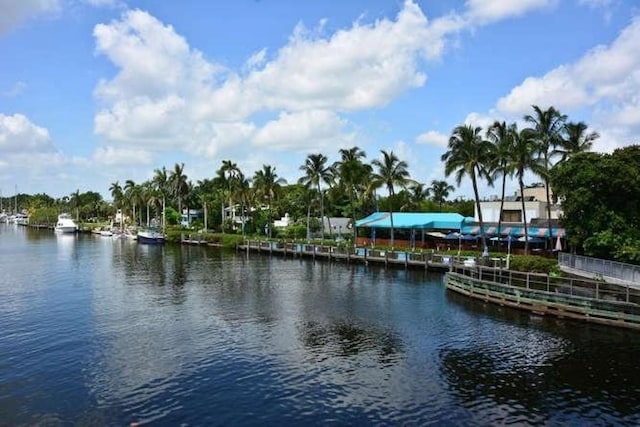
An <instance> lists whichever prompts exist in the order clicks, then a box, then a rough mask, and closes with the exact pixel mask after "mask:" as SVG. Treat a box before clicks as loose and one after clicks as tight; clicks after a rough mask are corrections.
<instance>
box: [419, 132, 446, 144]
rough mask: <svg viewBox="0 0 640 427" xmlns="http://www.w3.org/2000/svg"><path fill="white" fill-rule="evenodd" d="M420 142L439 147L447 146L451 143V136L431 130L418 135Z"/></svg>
mask: <svg viewBox="0 0 640 427" xmlns="http://www.w3.org/2000/svg"><path fill="white" fill-rule="evenodd" d="M416 142H417V143H418V144H426V145H432V146H434V147H438V148H446V147H447V144H449V137H448V136H447V135H445V134H442V133H440V132H436V131H435V130H430V131H428V132H425V133H423V134H420V135H418V136H417V137H416Z"/></svg>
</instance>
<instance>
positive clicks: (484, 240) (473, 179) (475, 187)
mask: <svg viewBox="0 0 640 427" xmlns="http://www.w3.org/2000/svg"><path fill="white" fill-rule="evenodd" d="M471 183H472V184H473V194H474V196H475V199H476V209H478V220H479V222H480V242H481V243H482V251H483V253H484V251H485V249H486V250H488V249H489V248H488V246H487V237H486V236H485V235H484V221H483V220H482V209H480V196H479V195H478V182H477V181H476V174H475V171H474V173H472V174H471Z"/></svg>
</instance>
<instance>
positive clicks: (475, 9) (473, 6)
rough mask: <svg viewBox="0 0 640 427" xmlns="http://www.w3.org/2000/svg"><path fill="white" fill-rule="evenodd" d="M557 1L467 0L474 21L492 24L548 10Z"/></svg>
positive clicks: (469, 12)
mask: <svg viewBox="0 0 640 427" xmlns="http://www.w3.org/2000/svg"><path fill="white" fill-rule="evenodd" d="M554 3H555V0H517V1H514V0H467V3H466V4H467V9H468V11H467V14H468V16H469V17H470V18H471V19H472V20H474V21H480V22H481V23H490V22H494V21H498V20H501V19H505V18H510V17H517V16H522V15H524V14H525V13H527V12H529V11H531V10H535V9H542V8H547V7H549V6H551V5H553V4H554Z"/></svg>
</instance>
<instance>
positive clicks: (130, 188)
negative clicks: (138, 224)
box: [124, 179, 141, 225]
mask: <svg viewBox="0 0 640 427" xmlns="http://www.w3.org/2000/svg"><path fill="white" fill-rule="evenodd" d="M124 195H125V198H126V199H127V200H128V201H129V203H131V206H132V208H133V209H132V212H133V215H132V219H133V222H134V225H135V221H136V207H137V205H138V202H140V199H141V189H140V187H139V186H137V185H136V183H135V182H133V180H131V179H128V180H127V181H125V183H124Z"/></svg>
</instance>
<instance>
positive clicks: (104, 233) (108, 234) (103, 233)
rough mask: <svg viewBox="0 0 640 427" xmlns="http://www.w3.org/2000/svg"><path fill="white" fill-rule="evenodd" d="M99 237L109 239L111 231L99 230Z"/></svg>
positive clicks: (111, 234)
mask: <svg viewBox="0 0 640 427" xmlns="http://www.w3.org/2000/svg"><path fill="white" fill-rule="evenodd" d="M100 235H101V236H104V237H111V236H113V231H111V230H100Z"/></svg>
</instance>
